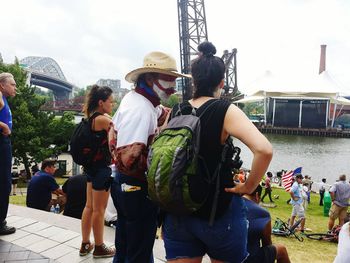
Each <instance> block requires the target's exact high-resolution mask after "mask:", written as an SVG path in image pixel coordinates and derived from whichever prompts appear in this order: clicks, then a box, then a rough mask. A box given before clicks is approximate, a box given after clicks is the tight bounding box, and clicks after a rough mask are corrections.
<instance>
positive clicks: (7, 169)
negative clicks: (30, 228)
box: [0, 72, 16, 235]
mask: <svg viewBox="0 0 350 263" xmlns="http://www.w3.org/2000/svg"><path fill="white" fill-rule="evenodd" d="M14 96H16V81H15V80H14V78H13V75H12V74H10V73H6V72H4V73H1V74H0V235H8V234H12V233H14V232H16V228H14V227H10V226H7V222H6V220H5V219H6V216H7V210H8V206H9V196H10V192H11V167H12V147H11V141H10V135H11V132H12V114H11V109H10V107H9V104H8V102H7V97H14Z"/></svg>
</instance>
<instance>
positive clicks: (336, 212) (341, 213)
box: [329, 204, 348, 220]
mask: <svg viewBox="0 0 350 263" xmlns="http://www.w3.org/2000/svg"><path fill="white" fill-rule="evenodd" d="M347 211H348V207H347V206H345V207H342V206H338V205H336V204H332V207H331V209H329V217H330V218H331V219H333V220H335V219H337V218H338V217H339V219H341V220H343V219H345V217H346V212H347Z"/></svg>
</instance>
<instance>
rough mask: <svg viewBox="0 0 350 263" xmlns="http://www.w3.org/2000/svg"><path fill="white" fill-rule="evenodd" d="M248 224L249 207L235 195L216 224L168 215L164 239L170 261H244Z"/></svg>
mask: <svg viewBox="0 0 350 263" xmlns="http://www.w3.org/2000/svg"><path fill="white" fill-rule="evenodd" d="M247 235H248V221H247V219H246V206H245V204H244V202H243V200H242V198H241V197H240V196H237V195H234V196H233V198H232V202H231V205H230V206H229V208H228V209H227V211H226V212H225V214H224V215H222V216H221V217H220V218H218V219H217V220H215V221H214V224H213V225H212V226H210V225H209V221H208V220H204V219H201V218H198V217H194V216H180V217H179V216H174V215H170V214H167V215H166V217H165V220H164V224H163V238H164V246H165V251H166V258H167V260H174V259H180V258H195V257H202V256H204V255H205V254H208V255H209V257H210V258H212V259H216V260H221V261H224V262H237V263H238V262H243V261H244V259H245V258H246V257H247V256H248V252H247Z"/></svg>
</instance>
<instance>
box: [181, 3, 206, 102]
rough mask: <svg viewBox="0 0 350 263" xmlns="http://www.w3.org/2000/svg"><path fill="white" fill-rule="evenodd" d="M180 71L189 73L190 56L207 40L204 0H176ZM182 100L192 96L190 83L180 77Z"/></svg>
mask: <svg viewBox="0 0 350 263" xmlns="http://www.w3.org/2000/svg"><path fill="white" fill-rule="evenodd" d="M177 7H178V16H179V19H178V20H179V40H180V57H181V71H182V72H183V73H186V74H188V73H190V66H191V56H195V55H196V54H197V53H198V51H197V47H198V45H199V44H200V43H202V42H204V41H207V40H208V30H207V22H206V18H205V8H204V0H177ZM181 86H182V96H183V100H189V99H191V98H192V84H191V81H190V80H189V79H185V78H182V82H181Z"/></svg>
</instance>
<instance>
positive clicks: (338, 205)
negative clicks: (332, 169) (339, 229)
mask: <svg viewBox="0 0 350 263" xmlns="http://www.w3.org/2000/svg"><path fill="white" fill-rule="evenodd" d="M329 192H330V194H331V198H332V207H331V209H330V210H329V221H328V229H329V230H331V229H332V228H333V226H334V222H335V220H336V219H337V218H339V225H340V226H342V225H344V220H345V217H346V213H347V210H348V206H349V198H350V184H349V183H348V182H347V181H346V175H345V174H343V175H341V176H339V181H338V182H336V183H335V184H334V185H333V186H332V187H331V189H329Z"/></svg>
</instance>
